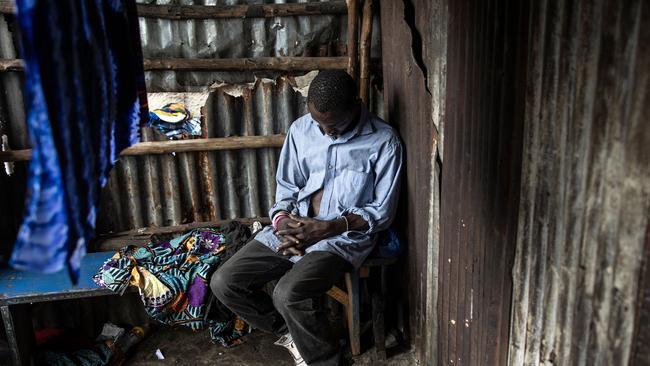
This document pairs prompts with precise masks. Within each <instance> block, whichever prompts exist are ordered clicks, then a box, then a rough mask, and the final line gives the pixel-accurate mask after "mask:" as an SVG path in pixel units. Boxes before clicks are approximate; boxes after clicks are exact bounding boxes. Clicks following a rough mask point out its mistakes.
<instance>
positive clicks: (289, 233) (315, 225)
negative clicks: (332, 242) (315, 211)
mask: <svg viewBox="0 0 650 366" xmlns="http://www.w3.org/2000/svg"><path fill="white" fill-rule="evenodd" d="M341 225H343V226H341ZM344 231H345V222H344V221H343V220H330V221H324V220H317V219H313V218H310V217H301V216H296V215H293V214H290V215H289V216H287V217H285V218H284V219H282V220H281V221H280V222H279V223H278V228H277V231H276V232H275V234H276V235H277V236H279V237H280V238H281V239H282V243H281V244H280V246H278V252H281V253H283V254H292V255H303V254H304V250H305V249H306V248H307V247H309V246H311V245H313V244H314V243H317V242H319V241H320V240H323V239H325V238H329V237H331V236H334V235H337V234H340V233H342V232H344Z"/></svg>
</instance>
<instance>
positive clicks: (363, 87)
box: [359, 0, 372, 105]
mask: <svg viewBox="0 0 650 366" xmlns="http://www.w3.org/2000/svg"><path fill="white" fill-rule="evenodd" d="M371 42H372V0H365V1H364V2H363V15H362V21H361V43H360V51H359V58H360V64H361V65H360V73H361V76H360V77H359V97H360V98H361V100H363V102H364V103H365V104H366V105H368V103H369V102H370V51H371Z"/></svg>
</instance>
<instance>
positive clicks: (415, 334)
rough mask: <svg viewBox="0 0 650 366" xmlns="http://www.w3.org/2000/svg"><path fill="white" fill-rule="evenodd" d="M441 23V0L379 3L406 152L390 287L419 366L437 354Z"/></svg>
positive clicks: (387, 69)
mask: <svg viewBox="0 0 650 366" xmlns="http://www.w3.org/2000/svg"><path fill="white" fill-rule="evenodd" d="M446 21H447V1H446V0H435V1H429V0H421V1H412V2H406V1H404V2H402V1H388V2H382V3H381V22H382V25H383V29H390V30H391V31H390V32H385V33H383V34H382V48H383V49H382V50H383V55H382V63H383V68H384V85H385V86H384V90H385V105H386V110H387V113H388V116H389V119H390V120H391V121H393V122H394V123H395V124H396V127H397V128H398V130H399V132H400V135H401V137H402V139H403V141H404V144H405V146H406V156H405V166H406V169H405V172H404V181H403V183H402V186H401V199H400V203H401V204H400V207H399V210H398V214H397V218H396V223H397V227H398V228H399V229H400V230H401V231H402V232H403V234H404V237H406V239H407V242H408V249H407V250H408V255H407V256H403V257H402V261H403V265H402V271H403V276H396V277H397V278H395V280H394V283H393V284H392V285H393V286H392V287H393V288H395V289H400V290H401V291H400V292H399V293H397V295H398V296H399V297H401V298H403V299H404V300H408V308H409V323H410V329H409V330H410V336H411V343H412V344H413V345H414V346H415V350H416V358H417V359H418V360H419V361H420V362H421V363H422V364H424V365H431V364H432V362H433V360H434V359H435V357H436V354H437V330H438V327H437V321H438V318H437V311H436V303H437V296H438V245H439V243H438V239H439V237H438V233H439V230H438V229H439V226H438V225H439V215H440V212H439V208H440V199H439V198H440V180H439V179H440V173H441V169H442V161H441V154H440V149H441V144H440V143H441V140H442V136H441V134H440V133H439V132H441V128H442V124H443V122H442V120H443V118H444V100H445V81H446V60H447V58H446V45H447V43H446V28H447V24H446ZM404 278H406V279H407V280H406V281H405V280H404ZM405 282H407V283H408V286H404V283H405ZM404 300H402V301H404Z"/></svg>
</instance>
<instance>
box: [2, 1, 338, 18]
mask: <svg viewBox="0 0 650 366" xmlns="http://www.w3.org/2000/svg"><path fill="white" fill-rule="evenodd" d="M136 6H137V9H138V16H139V17H142V18H163V19H175V20H183V19H218V18H272V17H282V16H297V15H328V14H345V13H346V12H347V6H346V4H345V1H328V2H324V3H320V2H319V3H291V4H250V5H245V4H242V5H158V4H137V5H136ZM0 13H2V14H14V13H15V10H14V2H13V1H7V0H0Z"/></svg>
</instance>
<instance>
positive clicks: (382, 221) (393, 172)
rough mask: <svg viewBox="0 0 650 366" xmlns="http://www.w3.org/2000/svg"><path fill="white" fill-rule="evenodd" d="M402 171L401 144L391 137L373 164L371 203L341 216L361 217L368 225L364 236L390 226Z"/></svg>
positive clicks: (349, 209)
mask: <svg viewBox="0 0 650 366" xmlns="http://www.w3.org/2000/svg"><path fill="white" fill-rule="evenodd" d="M401 171H402V144H401V143H400V141H399V139H398V138H397V137H393V138H392V139H391V140H390V141H389V142H388V143H387V144H386V146H385V147H384V148H383V149H382V151H381V153H380V155H379V157H378V159H377V163H376V164H375V184H374V195H373V200H372V202H370V203H368V204H366V205H363V206H360V207H350V208H347V209H346V210H344V211H343V213H342V214H343V215H347V214H354V215H358V216H361V217H362V218H363V219H364V220H365V221H366V222H367V223H368V230H366V231H365V234H372V233H376V232H379V231H382V230H384V229H386V228H388V226H390V224H391V222H392V221H393V218H394V217H395V211H396V210H397V201H398V198H399V187H400V174H401Z"/></svg>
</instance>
